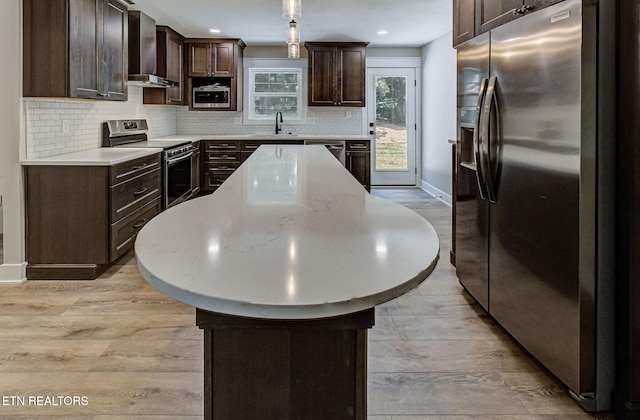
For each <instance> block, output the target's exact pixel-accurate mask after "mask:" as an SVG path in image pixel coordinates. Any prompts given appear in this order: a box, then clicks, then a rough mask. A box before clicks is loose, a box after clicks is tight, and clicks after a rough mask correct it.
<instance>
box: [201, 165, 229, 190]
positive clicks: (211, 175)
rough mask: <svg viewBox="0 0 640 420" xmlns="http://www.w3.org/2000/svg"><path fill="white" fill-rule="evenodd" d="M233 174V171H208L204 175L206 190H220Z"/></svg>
mask: <svg viewBox="0 0 640 420" xmlns="http://www.w3.org/2000/svg"><path fill="white" fill-rule="evenodd" d="M232 173H233V171H215V170H214V171H207V172H206V173H205V174H204V182H205V188H207V189H209V190H214V189H216V188H218V187H219V186H220V185H222V183H223V182H224V181H226V179H227V178H229V175H231V174H232Z"/></svg>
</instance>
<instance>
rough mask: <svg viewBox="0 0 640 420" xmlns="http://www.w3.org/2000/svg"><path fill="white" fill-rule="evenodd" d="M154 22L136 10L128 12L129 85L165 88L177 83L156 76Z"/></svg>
mask: <svg viewBox="0 0 640 420" xmlns="http://www.w3.org/2000/svg"><path fill="white" fill-rule="evenodd" d="M157 69H158V65H157V51H156V21H155V20H154V19H153V18H152V17H150V16H148V15H146V14H144V13H142V12H140V11H137V10H131V11H129V84H130V85H133V86H143V87H155V88H167V87H170V86H177V85H178V81H177V80H176V81H173V80H168V79H165V78H164V77H161V76H158V71H157Z"/></svg>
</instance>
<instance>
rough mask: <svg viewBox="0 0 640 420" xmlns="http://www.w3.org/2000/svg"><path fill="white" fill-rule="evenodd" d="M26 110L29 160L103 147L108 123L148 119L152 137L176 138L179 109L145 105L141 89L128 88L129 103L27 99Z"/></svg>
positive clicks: (136, 87)
mask: <svg viewBox="0 0 640 420" xmlns="http://www.w3.org/2000/svg"><path fill="white" fill-rule="evenodd" d="M24 106H25V118H26V136H27V142H26V143H27V159H37V158H41V157H46V156H55V155H60V154H63V153H70V152H76V151H79V150H88V149H95V148H97V147H100V146H101V145H102V123H103V122H104V121H107V120H118V119H127V118H136V119H137V118H146V119H147V121H148V122H149V135H150V136H151V137H159V136H168V135H172V134H176V112H177V109H176V107H175V106H158V105H143V104H142V88H141V87H138V86H129V100H128V101H126V102H116V101H113V102H111V101H88V100H75V99H58V98H25V99H24ZM64 121H68V122H66V123H65V122H64ZM66 128H68V132H66V131H65V129H66Z"/></svg>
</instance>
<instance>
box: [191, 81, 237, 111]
mask: <svg viewBox="0 0 640 420" xmlns="http://www.w3.org/2000/svg"><path fill="white" fill-rule="evenodd" d="M192 103H193V105H192V106H193V107H194V108H231V89H230V88H229V87H228V86H200V87H194V88H193V95H192Z"/></svg>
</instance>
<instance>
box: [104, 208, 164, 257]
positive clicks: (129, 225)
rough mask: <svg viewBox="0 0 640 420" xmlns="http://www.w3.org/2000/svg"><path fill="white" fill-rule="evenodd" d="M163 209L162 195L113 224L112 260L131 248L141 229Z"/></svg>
mask: <svg viewBox="0 0 640 420" xmlns="http://www.w3.org/2000/svg"><path fill="white" fill-rule="evenodd" d="M160 211H161V200H160V197H156V198H155V199H153V200H152V201H151V202H150V203H147V204H146V205H145V206H143V207H141V208H140V209H138V210H137V211H136V212H134V213H132V214H129V215H128V216H127V217H125V218H123V219H122V220H119V221H118V222H116V223H113V224H112V225H111V249H110V253H111V261H114V260H115V259H116V258H118V257H119V256H120V255H122V254H124V253H125V252H126V251H128V250H129V249H131V247H132V246H133V243H134V241H135V238H136V235H137V234H138V232H140V229H142V227H143V226H144V225H145V224H147V222H148V221H149V220H151V219H152V218H153V217H154V216H156V215H157V214H158V213H160Z"/></svg>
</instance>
